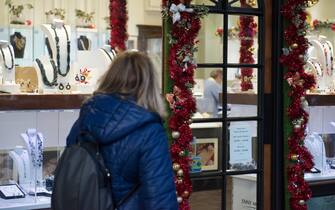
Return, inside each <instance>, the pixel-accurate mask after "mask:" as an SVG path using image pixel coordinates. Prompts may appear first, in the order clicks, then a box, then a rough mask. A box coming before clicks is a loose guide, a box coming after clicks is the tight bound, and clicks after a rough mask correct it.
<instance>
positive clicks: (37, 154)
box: [27, 132, 43, 167]
mask: <svg viewBox="0 0 335 210" xmlns="http://www.w3.org/2000/svg"><path fill="white" fill-rule="evenodd" d="M27 136H28V144H29V147H30V156H31V159H32V163H33V166H34V167H41V166H42V163H43V154H42V153H43V148H42V147H43V142H42V140H41V138H40V136H39V134H36V141H35V142H33V140H32V137H33V136H32V135H30V134H29V133H28V132H27Z"/></svg>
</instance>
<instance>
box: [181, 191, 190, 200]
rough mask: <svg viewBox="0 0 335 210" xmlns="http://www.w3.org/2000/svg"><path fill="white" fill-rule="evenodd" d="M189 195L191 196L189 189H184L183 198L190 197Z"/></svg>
mask: <svg viewBox="0 0 335 210" xmlns="http://www.w3.org/2000/svg"><path fill="white" fill-rule="evenodd" d="M189 196H190V192H189V191H184V192H183V195H182V197H183V198H188V197H189Z"/></svg>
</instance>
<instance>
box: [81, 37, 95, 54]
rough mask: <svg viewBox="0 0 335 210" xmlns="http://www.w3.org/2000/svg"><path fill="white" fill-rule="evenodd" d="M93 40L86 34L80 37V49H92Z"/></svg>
mask: <svg viewBox="0 0 335 210" xmlns="http://www.w3.org/2000/svg"><path fill="white" fill-rule="evenodd" d="M91 45H92V42H91V40H90V39H89V38H87V37H86V36H80V37H79V38H78V50H86V51H87V50H91V48H92V47H91Z"/></svg>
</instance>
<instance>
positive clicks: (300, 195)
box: [280, 0, 319, 210]
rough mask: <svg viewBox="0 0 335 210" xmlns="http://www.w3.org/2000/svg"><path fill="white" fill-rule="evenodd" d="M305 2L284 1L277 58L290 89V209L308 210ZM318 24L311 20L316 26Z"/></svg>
mask: <svg viewBox="0 0 335 210" xmlns="http://www.w3.org/2000/svg"><path fill="white" fill-rule="evenodd" d="M306 5H307V0H287V1H286V3H285V4H284V5H283V7H282V11H281V12H282V15H283V16H284V18H286V20H287V21H288V25H287V27H286V29H285V31H284V39H285V41H286V44H287V45H288V47H286V48H284V49H283V55H282V56H281V58H280V61H281V63H282V64H283V65H284V66H286V68H287V72H286V74H285V80H286V81H287V83H288V85H289V87H290V90H289V93H288V97H290V105H289V107H288V109H287V115H288V117H289V120H290V123H291V126H292V133H291V134H290V136H289V138H288V147H289V152H288V159H289V161H290V164H289V166H288V168H287V177H288V186H287V189H288V192H289V193H290V195H291V196H290V207H291V209H292V210H307V205H306V201H307V200H308V199H310V198H311V196H312V192H311V190H310V188H309V186H308V183H307V182H306V181H305V180H304V173H305V172H308V171H310V170H311V168H312V167H313V165H314V163H313V161H312V156H311V154H310V153H309V152H308V150H307V149H306V148H305V147H304V139H305V130H306V125H307V123H308V113H307V112H306V111H305V109H304V108H305V105H306V103H307V102H306V99H305V95H306V91H307V90H308V89H311V88H312V87H314V86H315V78H314V77H313V76H311V75H309V74H306V73H305V71H304V65H305V54H306V51H307V49H308V40H307V39H306V38H305V34H306V28H307V27H306V26H307V23H306V16H307V13H306V11H305V8H306ZM318 25H319V21H317V20H315V21H313V26H314V27H317V26H318Z"/></svg>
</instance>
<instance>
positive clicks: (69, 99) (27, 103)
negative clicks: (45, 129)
mask: <svg viewBox="0 0 335 210" xmlns="http://www.w3.org/2000/svg"><path fill="white" fill-rule="evenodd" d="M89 97H90V95H87V94H61V95H60V94H57V95H39V94H35V95H30V94H27V95H26V94H18V95H9V94H0V110H1V111H9V110H40V109H42V110H43V109H79V108H80V106H81V104H82V103H83V101H85V100H86V99H87V98H89Z"/></svg>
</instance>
